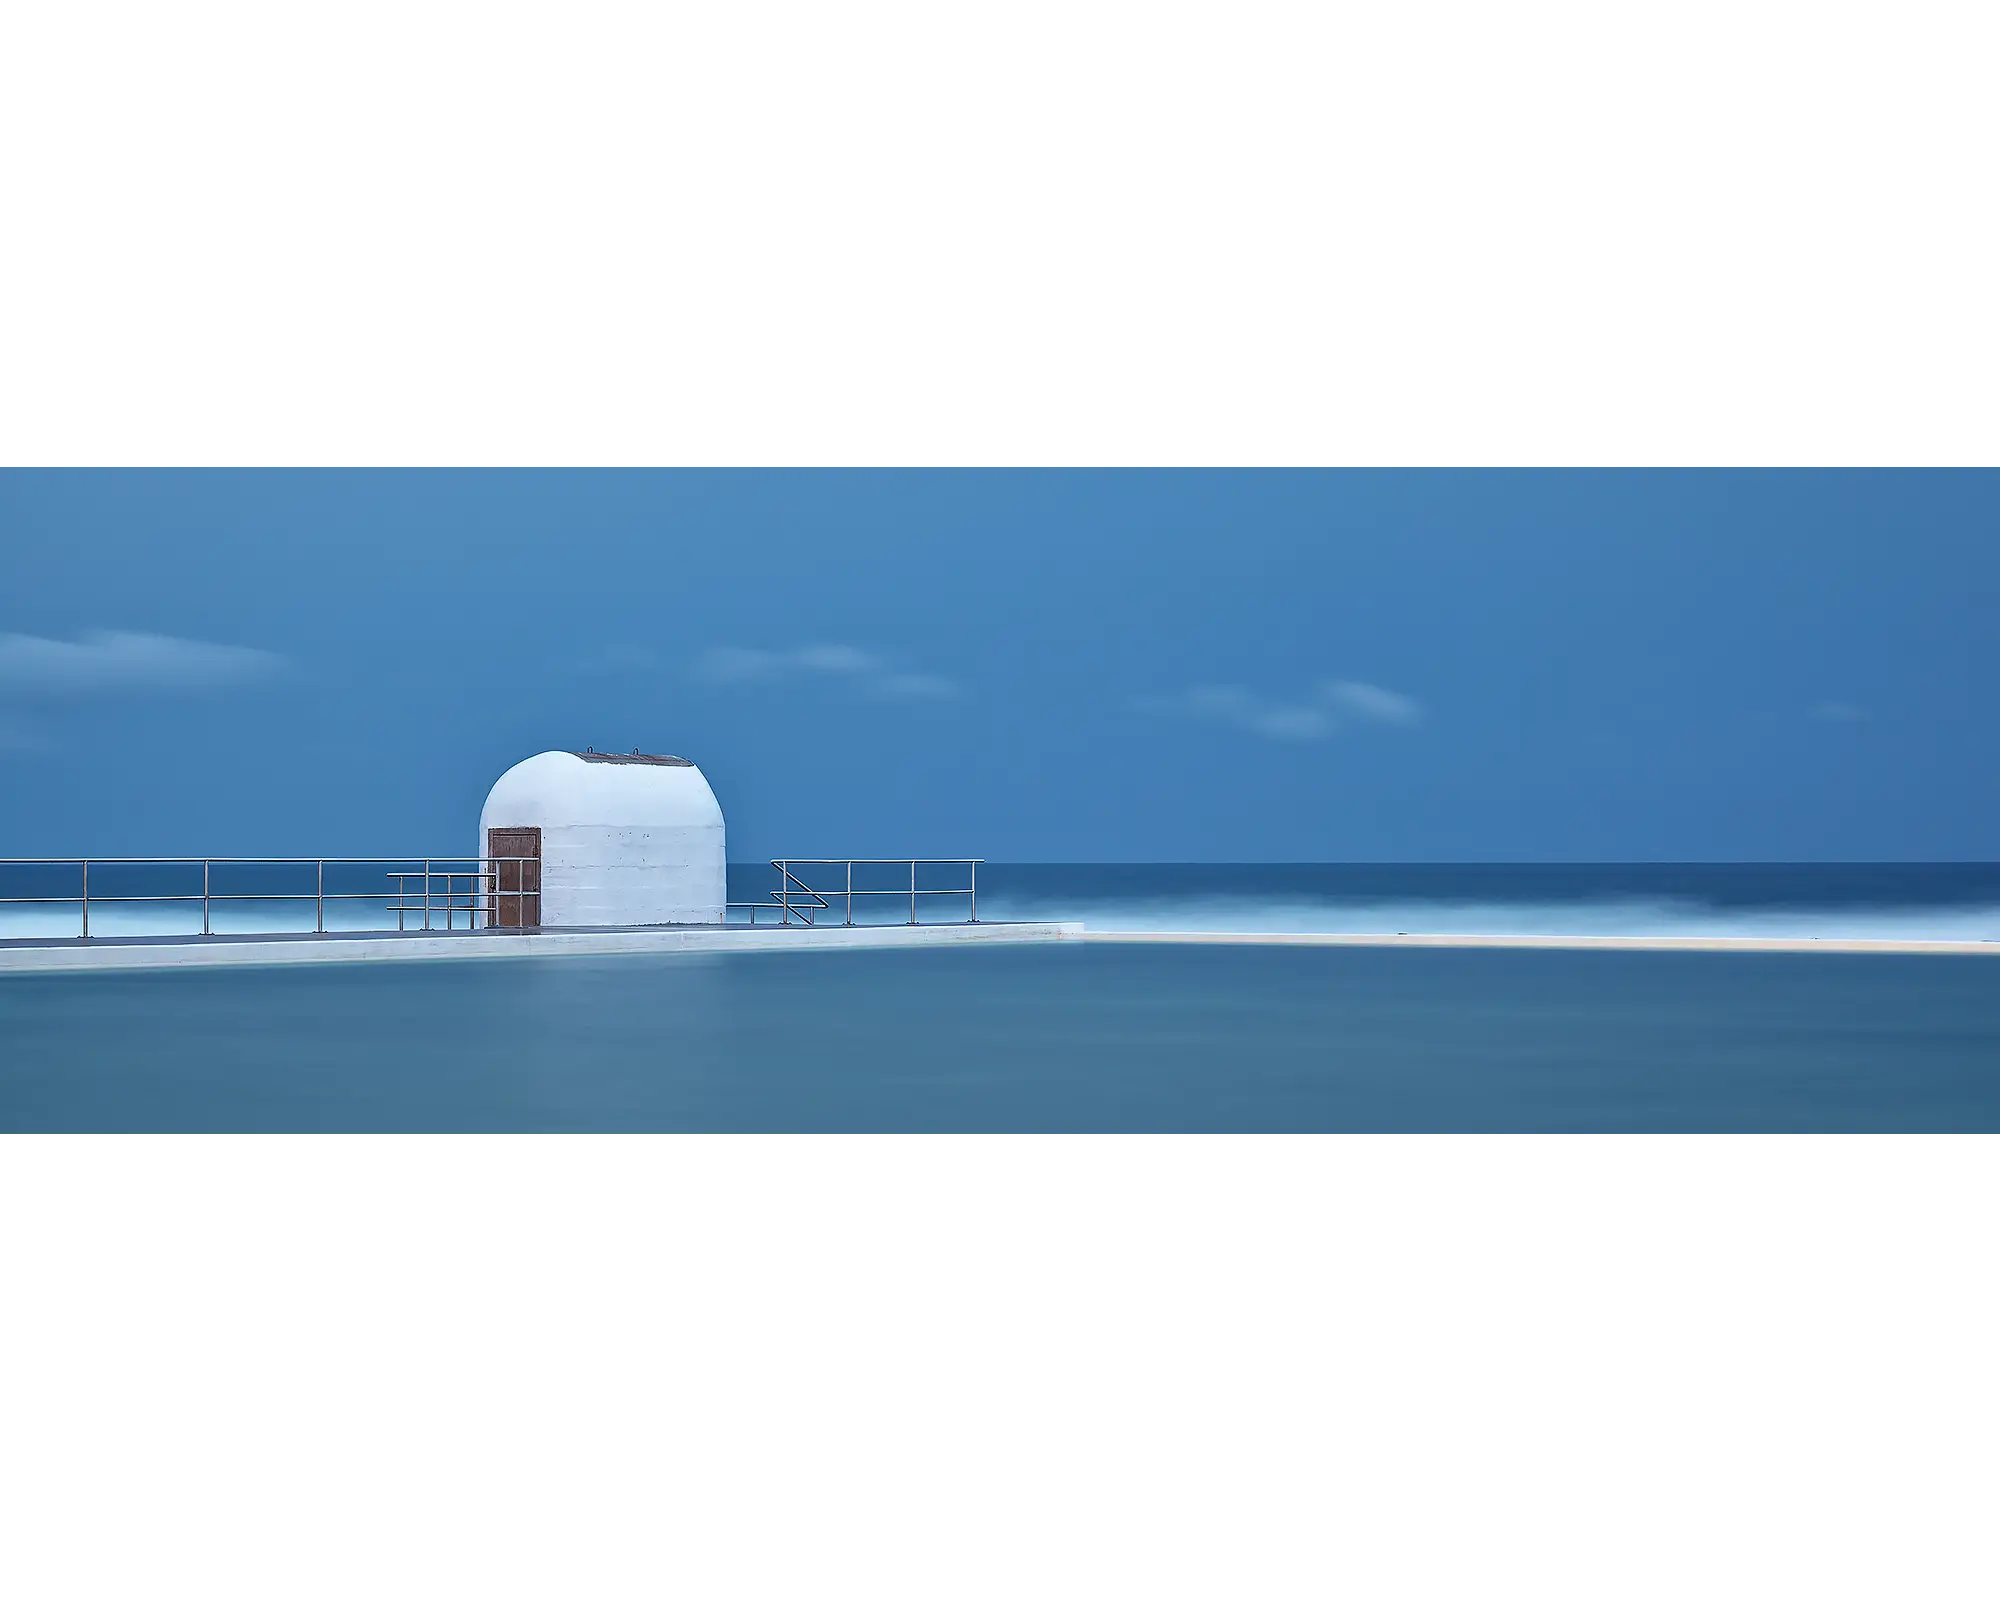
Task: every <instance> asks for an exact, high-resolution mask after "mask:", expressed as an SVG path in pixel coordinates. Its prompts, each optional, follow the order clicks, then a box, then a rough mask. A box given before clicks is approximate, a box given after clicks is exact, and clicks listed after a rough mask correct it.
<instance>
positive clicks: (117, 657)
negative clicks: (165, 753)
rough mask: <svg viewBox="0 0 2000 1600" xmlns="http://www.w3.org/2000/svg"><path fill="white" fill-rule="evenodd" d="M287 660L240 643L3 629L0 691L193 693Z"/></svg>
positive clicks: (52, 696) (30, 694) (60, 695)
mask: <svg viewBox="0 0 2000 1600" xmlns="http://www.w3.org/2000/svg"><path fill="white" fill-rule="evenodd" d="M285 665H286V662H285V658H284V657H283V656H280V655H274V654H272V653H271V652H270V651H268V650H252V649H248V648H246V647H245V646H243V645H235V644H208V643H205V642H203V641H202V640H199V639H175V638H171V637H169V636H168V635H166V634H163V633H113V632H105V631H102V630H99V631H95V632H91V633H86V634H83V635H81V636H79V637H78V638H76V639H73V640H69V639H41V638H37V637H36V636H35V635H33V634H29V633H0V696H6V697H9V698H12V699H16V700H65V699H80V698H83V697H86V696H90V695H115V694H131V693H145V692H152V693H193V692H198V691H201V690H205V689H220V688H227V687H229V686H231V685H234V684H240V683H247V682H251V681H254V680H256V679H259V678H267V677H270V676H271V675H272V674H274V673H277V672H280V671H282V670H283V669H284V667H285Z"/></svg>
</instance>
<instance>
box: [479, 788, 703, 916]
mask: <svg viewBox="0 0 2000 1600" xmlns="http://www.w3.org/2000/svg"><path fill="white" fill-rule="evenodd" d="M489 828H540V829H541V830H542V926H543V927H545V928H577V927H595V928H605V927H642V926H651V925H655V924H660V923H719V922H720V921H722V907H723V902H724V901H725V900H726V899H727V898H728V889H727V885H726V882H725V861H726V856H725V853H724V843H723V826H722V807H721V806H719V805H718V804H717V803H716V799H715V793H714V791H713V790H711V789H710V788H709V786H708V780H707V779H706V778H704V777H703V776H702V775H701V769H700V768H698V767H694V766H671V767H665V766H646V765H638V764H634V765H629V766H622V765H614V764H610V763H604V762H593V761H586V760H584V759H583V758H582V757H580V756H576V755H572V754H571V753H570V752H568V751H566V750H550V751H545V752H544V753H543V754H541V755H538V756H531V757H530V758H529V759H528V760H526V761H523V762H521V763H520V764H519V765H518V766H515V767H511V768H509V769H508V770H507V771H506V772H505V773H503V774H502V775H501V778H500V781H499V782H498V783H496V784H494V786H493V792H492V793H491V794H490V795H488V796H487V798H486V804H485V806H484V808H483V809H482V810H481V811H480V814H479V852H480V854H482V855H484V854H485V853H486V831H487V829H489Z"/></svg>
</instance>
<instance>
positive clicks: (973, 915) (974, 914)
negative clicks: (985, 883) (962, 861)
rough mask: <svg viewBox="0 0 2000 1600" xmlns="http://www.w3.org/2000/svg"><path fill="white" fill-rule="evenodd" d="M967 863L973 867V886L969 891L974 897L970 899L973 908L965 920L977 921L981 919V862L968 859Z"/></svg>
mask: <svg viewBox="0 0 2000 1600" xmlns="http://www.w3.org/2000/svg"><path fill="white" fill-rule="evenodd" d="M966 865H967V866H968V867H970V868H971V869H972V887H971V889H970V890H968V891H967V892H968V893H969V894H970V895H971V896H972V899H971V901H970V905H971V910H970V911H969V912H968V913H967V915H966V919H965V920H966V921H967V922H977V921H978V920H979V863H978V862H977V861H968V862H966Z"/></svg>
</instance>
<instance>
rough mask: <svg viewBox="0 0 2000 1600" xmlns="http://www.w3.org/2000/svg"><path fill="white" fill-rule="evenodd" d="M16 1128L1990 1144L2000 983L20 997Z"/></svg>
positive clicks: (1774, 970)
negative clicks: (1677, 1136)
mask: <svg viewBox="0 0 2000 1600" xmlns="http://www.w3.org/2000/svg"><path fill="white" fill-rule="evenodd" d="M760 873H761V876H760ZM737 876H738V871H737V869H732V877H733V878H735V877H737ZM769 876H770V873H769V869H768V868H761V869H759V868H744V869H741V873H740V878H741V881H740V883H737V882H733V883H732V895H738V894H747V893H755V892H758V891H759V890H760V889H761V887H762V886H763V882H764V880H765V879H766V878H768V877H769ZM980 909H981V915H982V917H983V918H993V919H1001V918H1009V917H1013V918H1035V919H1041V918H1062V919H1072V920H1081V921H1084V922H1085V923H1087V924H1089V925H1091V926H1094V927H1111V928H1183V929H1199V930H1204V931H1224V930H1241V929H1293V930H1300V931H1313V930H1328V931H1365V932H1419V931H1432V932H1637V933H1645V932H1675V933H1681V932H1703V933H1710V932H1737V933H1776V932H1783V933H1786V934H1789V935H1793V936H1800V935H1804V936H1812V935H1813V934H1815V933H1817V934H1818V935H1819V936H1822V937H1899V936H1900V937H1925V936H1928V937H1951V938H1979V939H1993V938H2000V868H1995V867H1992V866H1986V865H1973V866H1957V865H1946V866H1902V865H1897V866H1862V867H1855V866H1698V867H1682V866H1608V867H1595V866H1593V867H1567V866H1563V867H1523V866H1474V867H1465V866H1456V867H1428V866H1420V867H1387V866H1321V865H1314V866H1297V867H1287V866H1248V867H1238V866H1155V867H1145V866H999V865H996V866H993V867H989V868H987V869H985V871H984V872H983V873H982V878H981V908H980ZM266 912H267V914H268V908H266ZM292 925H296V924H295V923H294V924H292ZM0 1128H5V1129H9V1130H27V1129H73V1130H98V1131H114V1130H115V1131H140V1130H190V1131H192V1130H203V1131H207V1130H243V1131H249V1130H261V1131H280V1130H297V1131H306V1130H351V1131H374V1130H408V1131H419V1130H422V1131H475V1130H480V1131H483V1130H541V1129H547V1130H598V1131H614V1130H711V1131H798V1132H807V1131H909V1132H993V1131H1020V1132H1028V1131H1079V1132H1081V1131H1130V1132H1140V1131H1183V1132H1204V1131H1232V1132H1233V1131H1265V1132H1280V1131H1370V1132H1390V1131H1432V1132H1438V1131H1454V1132H1456V1131H1463V1132H1473V1131H1721V1130H1741V1131H1753V1130H1755V1131H1778V1130H1801V1131H1803V1130H1854V1131H1865V1130H1927V1131H1955V1130H1982V1131H1992V1130H1995V1129H2000V960H1989V959H1987V958H1985V957H1983V956H1903V955H1844V954H1831V953H1828V954H1819V953H1808V954H1793V953H1788V954H1774V953H1761V954H1715V953H1696V952H1628V951H1560V950H1553V951H1540V950H1479V949H1470V950H1468V949H1401V950H1399V949H1355V948H1297V947H1246V946H1234V947H1225V946H1198V945H1196V946H1119V945H1075V946H1063V945H1058V946H1002V947H986V948H980V947H972V948H964V949H935V950H909V951H862V952H840V953H832V952H814V953H801V954H775V955H769V954H746V955H697V956H690V955H665V956H610V957H568V958H561V959H553V960H547V961H535V960H523V961H518V962H516V961H508V962H463V963H460V962H439V963H424V964H417V963H411V964H397V965H394V966H384V967H371V966H328V967H319V968H295V969H266V970H242V971H236V970H214V969H209V970H189V971H178V972H151V973H129V974H75V975H62V976H12V977H7V978H0Z"/></svg>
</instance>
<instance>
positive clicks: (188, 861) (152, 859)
mask: <svg viewBox="0 0 2000 1600" xmlns="http://www.w3.org/2000/svg"><path fill="white" fill-rule="evenodd" d="M426 859H428V860H431V861H434V862H436V863H437V864H438V866H437V873H436V875H437V876H438V877H442V876H444V868H445V867H447V866H456V865H461V864H463V863H465V862H468V861H482V862H484V861H497V862H501V863H503V864H505V863H511V862H516V861H540V860H541V859H542V858H541V857H540V856H431V857H428V858H427V857H424V856H0V867H80V866H82V865H83V864H84V862H86V861H88V862H89V863H90V864H91V865H92V866H93V867H98V866H103V867H181V866H192V867H198V866H200V865H201V864H202V863H203V862H205V861H212V862H215V863H216V864H217V865H226V864H237V865H244V866H262V867H310V866H312V865H314V864H315V863H316V862H322V861H323V862H325V863H326V864H327V865H328V866H329V867H379V866H382V865H384V864H386V863H389V862H400V861H416V862H422V861H424V860H426ZM808 864H809V865H810V864H811V863H808ZM423 870H424V869H423V868H422V866H415V867H412V868H410V876H411V877H413V878H417V877H422V876H423ZM460 876H463V874H462V873H461V874H460Z"/></svg>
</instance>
